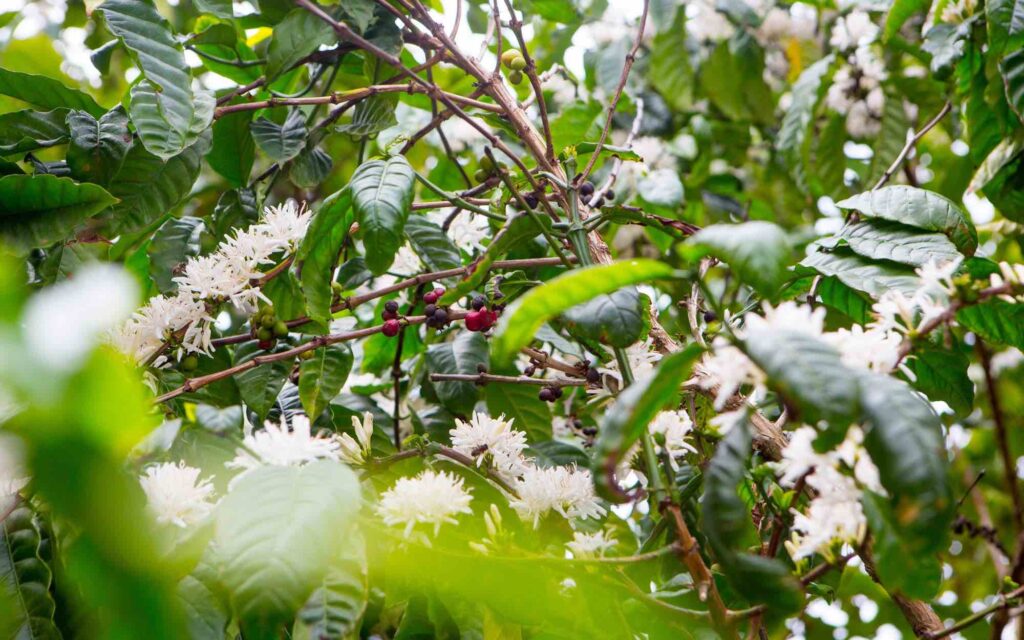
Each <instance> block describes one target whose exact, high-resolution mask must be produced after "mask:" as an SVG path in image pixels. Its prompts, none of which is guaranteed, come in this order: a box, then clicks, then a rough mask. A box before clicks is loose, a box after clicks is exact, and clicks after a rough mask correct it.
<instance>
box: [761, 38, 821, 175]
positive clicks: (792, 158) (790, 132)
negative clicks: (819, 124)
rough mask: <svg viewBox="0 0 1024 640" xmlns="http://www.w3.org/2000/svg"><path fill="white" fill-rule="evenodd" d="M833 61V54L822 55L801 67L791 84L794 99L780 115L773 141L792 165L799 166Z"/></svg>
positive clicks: (793, 166) (791, 166)
mask: <svg viewBox="0 0 1024 640" xmlns="http://www.w3.org/2000/svg"><path fill="white" fill-rule="evenodd" d="M833 62H835V56H834V55H831V54H830V55H827V56H825V57H824V58H822V59H821V60H818V61H817V62H815V63H814V64H812V65H811V66H809V67H807V68H806V69H804V70H803V71H802V72H801V73H800V77H799V78H797V81H796V82H795V83H794V84H793V100H792V101H791V102H790V104H789V108H788V109H786V114H785V115H784V116H783V117H782V128H781V129H779V136H778V141H777V142H776V147H777V148H778V150H779V151H780V152H781V153H782V156H783V158H785V159H786V162H787V164H789V166H790V168H791V169H792V168H797V167H800V166H801V162H802V160H801V159H802V157H803V151H804V145H805V142H806V141H807V140H808V138H809V136H808V133H809V132H810V129H811V124H812V123H813V121H814V110H815V108H816V107H817V106H818V101H819V100H820V99H821V91H822V87H823V86H824V84H825V78H826V77H827V76H828V74H829V72H830V71H831V70H832V63H833ZM801 169H803V167H801ZM801 172H802V171H801Z"/></svg>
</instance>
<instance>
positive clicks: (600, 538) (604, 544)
mask: <svg viewBox="0 0 1024 640" xmlns="http://www.w3.org/2000/svg"><path fill="white" fill-rule="evenodd" d="M616 544H618V542H617V541H616V540H615V538H612V537H608V536H607V535H606V534H605V532H604V531H596V532H594V533H583V532H581V531H574V532H573V534H572V541H571V542H567V543H565V546H566V547H568V549H569V551H572V555H573V557H575V558H600V557H603V556H604V554H605V552H606V551H608V550H609V549H611V548H612V547H614V546H615V545H616Z"/></svg>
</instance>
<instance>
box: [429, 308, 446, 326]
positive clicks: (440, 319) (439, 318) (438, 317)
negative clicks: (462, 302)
mask: <svg viewBox="0 0 1024 640" xmlns="http://www.w3.org/2000/svg"><path fill="white" fill-rule="evenodd" d="M430 317H431V319H433V321H434V323H435V324H436V325H437V326H439V327H443V326H444V325H445V324H446V323H447V322H448V312H447V311H445V310H444V309H438V310H437V311H435V312H434V315H432V316H430Z"/></svg>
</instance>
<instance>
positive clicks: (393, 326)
mask: <svg viewBox="0 0 1024 640" xmlns="http://www.w3.org/2000/svg"><path fill="white" fill-rule="evenodd" d="M380 317H381V319H382V320H384V326H382V327H381V333H383V334H384V335H386V336H387V337H389V338H393V337H395V336H397V335H398V332H399V330H401V328H402V323H400V322H399V321H398V301H396V300H388V301H387V302H385V303H384V310H383V311H381V312H380Z"/></svg>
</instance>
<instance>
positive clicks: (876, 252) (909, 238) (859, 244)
mask: <svg viewBox="0 0 1024 640" xmlns="http://www.w3.org/2000/svg"><path fill="white" fill-rule="evenodd" d="M840 244H842V245H846V246H848V247H850V249H852V250H853V252H854V253H856V254H858V255H861V256H864V257H865V258H870V259H872V260H891V261H893V262H899V263H902V264H907V265H911V266H915V267H919V266H921V265H924V264H927V263H928V262H929V261H932V260H934V261H936V262H937V263H939V264H941V263H944V262H950V261H954V260H960V259H961V258H962V256H961V255H960V252H959V251H957V249H956V246H955V245H954V244H953V243H952V242H950V241H949V238H947V237H946V236H944V235H942V234H941V233H925V232H922V231H921V230H920V229H917V228H915V227H908V226H906V225H904V224H900V223H898V222H892V221H890V220H872V219H870V218H869V219H866V220H863V221H861V222H855V223H853V224H849V225H847V226H845V227H843V229H842V230H841V231H840V232H839V233H838V234H836V235H835V236H833V237H832V238H828V239H826V240H822V241H819V245H820V246H823V247H832V246H836V245H840Z"/></svg>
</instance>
